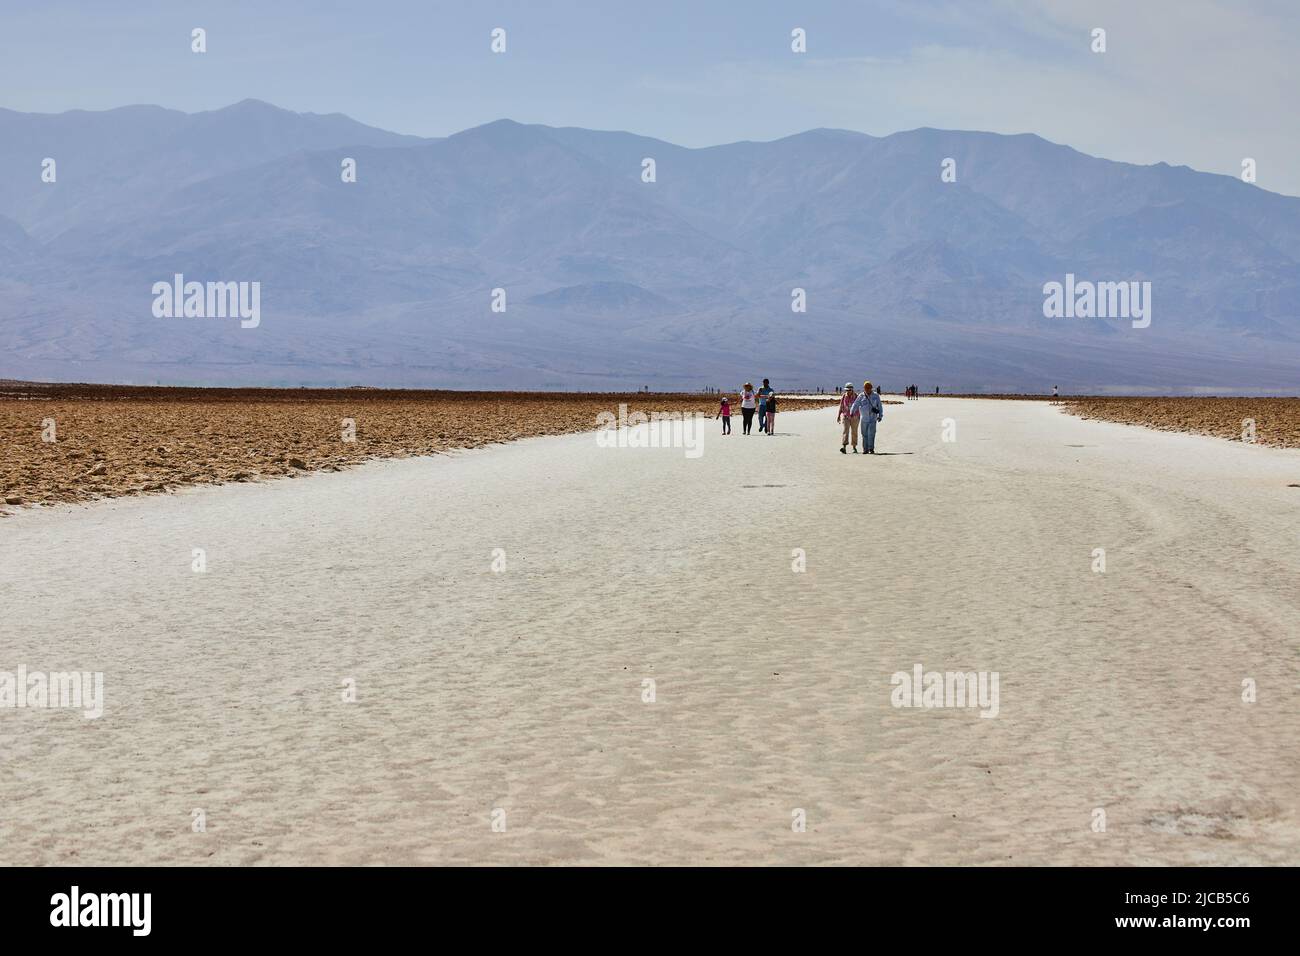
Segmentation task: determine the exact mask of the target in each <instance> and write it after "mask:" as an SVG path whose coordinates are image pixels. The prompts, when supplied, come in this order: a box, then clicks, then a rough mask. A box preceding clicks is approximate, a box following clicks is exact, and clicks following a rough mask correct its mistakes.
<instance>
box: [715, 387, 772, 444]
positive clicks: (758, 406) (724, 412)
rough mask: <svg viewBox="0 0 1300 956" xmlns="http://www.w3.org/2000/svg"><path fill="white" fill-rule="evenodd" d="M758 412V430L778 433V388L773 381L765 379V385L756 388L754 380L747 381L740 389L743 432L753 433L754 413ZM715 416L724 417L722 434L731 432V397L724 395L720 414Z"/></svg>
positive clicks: (766, 432) (766, 433) (746, 433)
mask: <svg viewBox="0 0 1300 956" xmlns="http://www.w3.org/2000/svg"><path fill="white" fill-rule="evenodd" d="M755 412H757V413H758V430H759V432H760V433H762V434H764V435H773V434H775V433H776V390H775V389H774V388H772V383H771V382H769V381H768V380H767V379H763V387H762V388H760V389H758V390H755V389H754V383H753V382H746V383H745V384H744V385H743V386H741V389H740V418H741V428H742V429H743V432H742V434H745V435H749V434H752V431H751V429H752V428H753V427H754V413H755ZM714 418H715V419H716V418H721V419H722V434H724V435H730V434H731V398H730V396H728V395H723V396H722V403H721V404H720V405H719V406H718V414H717V415H715V416H714Z"/></svg>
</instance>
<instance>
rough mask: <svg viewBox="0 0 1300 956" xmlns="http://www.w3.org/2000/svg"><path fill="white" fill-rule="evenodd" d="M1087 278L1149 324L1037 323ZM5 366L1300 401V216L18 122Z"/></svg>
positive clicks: (31, 371)
mask: <svg viewBox="0 0 1300 956" xmlns="http://www.w3.org/2000/svg"><path fill="white" fill-rule="evenodd" d="M46 157H51V158H53V159H55V160H56V162H57V173H58V178H57V181H56V182H55V183H45V182H42V181H41V177H40V172H41V162H42V160H43V159H44V158H46ZM344 158H351V159H354V160H355V161H356V168H357V181H356V182H343V180H342V177H341V176H340V169H341V162H342V160H343V159H344ZM647 158H650V159H653V160H654V170H655V175H654V181H653V182H645V181H643V165H642V164H643V160H645V159H647ZM947 158H952V159H953V160H955V164H956V166H955V168H956V181H955V182H944V181H942V180H941V177H940V170H941V163H942V162H943V161H944V160H945V159H947ZM175 273H183V274H184V275H186V276H187V277H189V278H193V279H196V280H199V281H203V280H208V279H211V280H225V281H259V282H261V284H262V314H263V320H262V322H261V324H260V326H259V327H258V328H257V329H256V330H240V329H238V327H237V325H236V326H235V327H234V328H233V329H232V328H231V327H229V326H228V325H222V324H221V323H220V322H219V321H213V320H196V319H191V320H180V319H172V320H160V319H155V318H153V317H152V315H151V313H150V301H151V299H150V295H149V289H150V287H151V285H152V284H153V283H154V282H156V281H159V280H168V281H170V278H171V276H172V275H173V274H175ZM1066 273H1072V274H1075V275H1077V276H1079V277H1080V278H1087V279H1091V280H1095V281H1127V280H1144V281H1150V282H1151V283H1152V288H1153V303H1154V309H1153V321H1152V324H1151V327H1150V328H1148V329H1142V330H1138V329H1133V328H1132V327H1131V324H1130V323H1129V322H1127V321H1123V320H1100V319H1094V320H1060V319H1055V320H1054V319H1047V318H1044V316H1043V313H1042V305H1043V292H1042V289H1043V284H1044V283H1046V282H1050V281H1060V280H1061V279H1062V278H1063V276H1064V275H1065V274H1066ZM497 289H500V290H504V294H505V301H506V303H507V305H506V310H505V311H504V312H495V311H493V310H492V308H491V304H492V300H493V294H494V293H493V290H497ZM795 289H802V290H804V295H805V296H806V301H807V311H806V312H794V311H792V310H791V303H792V301H793V299H792V294H793V290H795ZM0 341H3V342H4V346H5V347H4V350H3V359H2V360H0V377H13V378H46V379H56V380H58V379H62V380H69V379H76V380H83V381H84V380H103V381H136V382H152V381H162V382H168V383H190V382H193V383H212V384H289V385H297V384H322V385H323V384H375V385H412V386H414V385H428V386H437V385H445V386H453V387H455V386H464V387H469V386H481V385H490V384H495V383H498V382H500V381H501V379H502V377H503V376H504V377H505V378H507V379H508V380H510V381H512V382H514V383H515V384H518V385H525V386H534V387H572V388H588V387H610V388H618V387H629V386H631V387H639V386H640V385H642V384H645V385H651V386H652V387H662V388H671V387H689V386H696V385H704V384H714V385H723V384H731V379H732V378H735V377H736V376H737V375H739V376H740V377H741V378H742V379H743V378H752V377H753V376H754V375H756V374H766V375H769V376H770V377H773V378H774V379H779V380H781V381H784V382H787V383H789V384H813V383H822V384H830V383H834V382H837V381H839V382H842V381H843V380H844V379H845V378H846V377H852V378H857V377H859V375H865V374H871V375H872V376H873V377H874V378H876V379H878V380H883V381H885V382H886V385H887V387H888V386H889V385H897V386H900V387H901V385H903V384H907V383H910V382H913V381H916V382H918V383H924V384H926V386H927V388H928V387H930V386H931V385H932V384H939V385H941V386H942V387H944V388H945V389H974V390H981V389H988V390H1002V389H1024V388H1035V389H1041V388H1050V386H1051V385H1052V384H1059V385H1061V386H1062V388H1063V389H1073V390H1114V391H1143V390H1145V391H1153V392H1156V391H1161V392H1169V391H1195V390H1218V391H1233V390H1245V391H1290V392H1294V391H1296V389H1297V386H1300V376H1297V375H1296V369H1297V367H1300V199H1296V198H1293V197H1286V196H1280V195H1277V194H1274V193H1269V192H1267V191H1265V190H1262V189H1259V188H1258V187H1255V186H1252V185H1247V184H1245V183H1242V182H1240V181H1238V180H1236V179H1233V178H1231V177H1225V176H1217V175H1211V174H1206V173H1199V172H1195V171H1193V170H1190V169H1187V168H1185V167H1173V166H1168V165H1165V164H1158V165H1155V166H1134V165H1131V164H1127V163H1116V162H1111V161H1108V160H1103V159H1096V158H1093V157H1090V156H1086V155H1084V154H1082V153H1079V152H1077V151H1076V150H1073V149H1070V148H1069V147H1066V146H1060V145H1056V144H1053V143H1049V142H1047V141H1046V140H1043V139H1041V138H1039V137H1037V136H1033V135H1019V136H1002V135H997V134H991V133H979V132H954V131H944V130H934V129H918V130H912V131H908V132H902V133H896V134H893V135H891V136H885V137H873V136H868V135H866V134H862V133H854V132H849V131H843V130H811V131H809V132H806V133H800V134H797V135H794V136H790V137H786V138H784V139H780V140H776V141H773V142H767V143H751V142H743V143H733V144H728V145H724V146H715V147H708V148H703V149H687V148H684V147H679V146H675V145H672V144H669V143H665V142H663V141H660V140H655V139H651V138H648V137H642V136H636V135H633V134H630V133H621V132H600V131H593V130H585V129H578V128H572V127H564V128H552V127H545V126H536V125H524V124H519V123H515V122H513V121H510V120H498V121H496V122H493V123H488V124H486V125H484V126H480V127H476V128H474V129H470V130H466V131H464V132H461V133H457V134H455V135H453V136H449V137H446V138H442V139H424V138H419V137H410V136H402V135H399V134H395V133H389V132H386V131H384V130H378V129H375V128H373V127H368V126H365V125H364V124H361V123H357V122H355V121H354V120H351V119H349V118H347V117H345V116H342V115H341V114H330V115H325V116H322V115H317V114H299V113H293V112H290V111H287V110H281V109H279V108H277V107H274V106H270V105H269V104H265V103H261V102H259V101H255V100H247V101H244V102H242V103H237V104H235V105H233V106H230V107H227V108H225V109H222V110H214V111H209V112H205V113H196V114H185V113H180V112H177V111H174V110H164V109H162V108H160V107H149V106H138V107H124V108H121V109H117V110H110V111H106V112H103V113H85V112H80V111H74V112H71V113H63V114H58V115H57V116H47V115H35V114H23V113H15V112H12V111H9V110H0Z"/></svg>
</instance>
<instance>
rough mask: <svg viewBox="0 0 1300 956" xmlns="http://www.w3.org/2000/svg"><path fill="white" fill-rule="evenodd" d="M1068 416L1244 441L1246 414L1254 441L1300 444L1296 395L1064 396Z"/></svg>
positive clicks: (1299, 402)
mask: <svg viewBox="0 0 1300 956" xmlns="http://www.w3.org/2000/svg"><path fill="white" fill-rule="evenodd" d="M1060 404H1061V405H1062V406H1064V408H1065V410H1066V411H1068V412H1069V413H1070V414H1072V415H1078V416H1080V417H1081V418H1098V419H1103V420H1105V421H1110V422H1122V423H1123V424H1125V425H1146V426H1147V427H1149V428H1159V429H1162V430H1163V431H1177V432H1193V433H1195V434H1198V435H1213V436H1214V437H1216V438H1227V439H1230V440H1233V441H1242V440H1243V437H1242V436H1243V431H1244V429H1245V424H1244V423H1245V422H1246V420H1247V419H1252V420H1253V421H1254V422H1255V442H1256V443H1258V444H1261V445H1275V446H1278V447H1281V448H1300V398H1110V397H1104V398H1092V397H1084V398H1073V397H1071V398H1066V397H1062V398H1061V399H1060Z"/></svg>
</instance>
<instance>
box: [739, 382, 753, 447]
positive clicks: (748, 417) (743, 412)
mask: <svg viewBox="0 0 1300 956" xmlns="http://www.w3.org/2000/svg"><path fill="white" fill-rule="evenodd" d="M756 404H757V401H756V397H755V395H754V383H753V382H746V383H745V386H744V388H742V389H741V390H740V419H741V421H740V426H741V428H740V430H741V434H743V435H748V434H749V430H750V429H751V428H752V427H753V426H754V407H755V405H756Z"/></svg>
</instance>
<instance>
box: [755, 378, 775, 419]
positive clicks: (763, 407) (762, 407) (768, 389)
mask: <svg viewBox="0 0 1300 956" xmlns="http://www.w3.org/2000/svg"><path fill="white" fill-rule="evenodd" d="M771 397H772V386H771V385H770V384H769V383H768V381H767V379H763V387H762V388H760V389H759V390H758V430H759V431H761V432H766V431H767V400H768V399H769V398H771Z"/></svg>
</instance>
